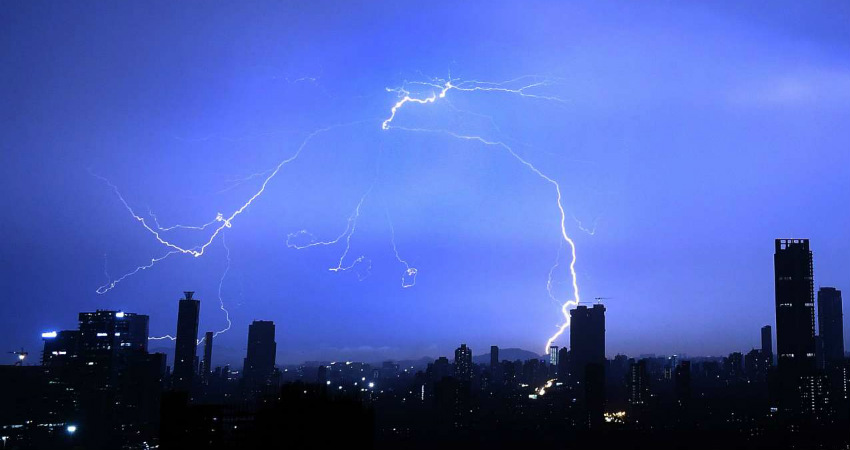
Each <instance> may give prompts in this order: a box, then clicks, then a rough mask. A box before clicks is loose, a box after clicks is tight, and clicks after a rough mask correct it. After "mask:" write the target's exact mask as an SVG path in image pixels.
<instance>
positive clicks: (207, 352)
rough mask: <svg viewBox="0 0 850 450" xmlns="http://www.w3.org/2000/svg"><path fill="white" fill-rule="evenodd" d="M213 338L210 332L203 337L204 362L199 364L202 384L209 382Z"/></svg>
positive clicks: (213, 335)
mask: <svg viewBox="0 0 850 450" xmlns="http://www.w3.org/2000/svg"><path fill="white" fill-rule="evenodd" d="M213 337H215V334H214V333H213V332H212V331H207V333H206V334H205V335H204V361H203V362H202V363H201V368H200V372H201V381H202V382H203V383H204V384H207V383H208V382H209V378H210V372H211V371H212V346H213Z"/></svg>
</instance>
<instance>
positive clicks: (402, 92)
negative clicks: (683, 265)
mask: <svg viewBox="0 0 850 450" xmlns="http://www.w3.org/2000/svg"><path fill="white" fill-rule="evenodd" d="M438 81H439V82H438ZM438 81H434V82H431V83H428V82H416V83H409V84H420V85H424V86H431V87H433V88H435V89H439V93H437V92H432V94H431V96H430V97H425V98H417V97H412V96H411V93H410V91H408V90H407V89H405V88H404V87H401V88H397V89H390V88H388V89H387V91H389V92H397V93H398V94H399V97H401V98H400V99H399V100H398V101H397V102H396V103H395V105H393V107H392V108H391V110H390V116H389V117H387V118H386V119H385V120H384V122H383V123H382V124H381V128H382V129H384V130H389V129H390V128H391V127H390V124H391V123H392V121H393V119H395V116H396V114H397V113H398V111H399V110H400V109H401V108H402V107H403V106H404V105H405V104H407V103H417V104H423V105H424V104H429V103H434V102H436V101H437V99H440V98H445V96H446V94H447V93H448V92H449V91H450V90H453V89H454V90H458V91H466V92H469V91H496V92H503V93H510V94H515V95H519V96H522V97H532V98H538V99H545V100H554V101H559V102H562V100H560V99H558V98H556V97H546V96H539V95H535V94H529V93H527V92H525V91H526V90H528V89H531V88H534V87H538V86H542V85H544V84H545V82H534V83H531V84H528V85H525V86H522V87H520V88H516V89H512V88H507V87H505V85H506V84H508V83H510V82H504V83H486V82H480V81H467V82H459V83H454V82H453V80H451V79H449V80H438ZM512 81H516V80H512ZM440 82H442V84H440ZM392 128H395V129H399V130H404V131H410V132H426V133H441V134H446V135H449V136H452V137H454V138H456V139H462V140H468V141H476V142H479V143H481V144H483V145H486V146H494V147H500V148H502V149H504V150H505V151H507V152H508V154H510V156H512V157H513V158H514V159H515V160H517V161H518V162H519V163H520V164H521V165H523V166H524V167H526V168H527V169H528V170H530V171H531V172H532V173H534V174H535V175H537V176H538V177H540V178H541V179H543V180H544V181H546V182H547V183H549V184H551V185H552V187H553V188H554V189H555V194H556V205H557V207H558V211H559V212H560V215H561V220H560V232H561V237H562V238H563V240H564V242H566V243H567V244H569V247H570V256H571V259H570V268H569V269H570V277H571V281H572V288H573V289H572V290H573V298H572V299H570V300H567V301H566V302H564V303H563V304H562V305H561V314H562V315H563V316H564V322H563V323H562V324H561V325H560V326H559V327H558V331H556V332H555V334H553V335H552V336H551V337H550V338H549V339H548V340H547V341H546V346H545V347H544V353H548V351H549V346H551V345H552V343H553V342H554V341H555V340H556V339H558V338H559V337H561V335H562V334H563V333H564V331H565V330H566V329H567V327H569V326H570V315H569V308H570V307H573V306H576V305H578V304H579V302H580V301H581V300H580V296H579V287H578V277H577V276H576V270H575V265H576V246H575V242H573V240H572V238H570V236H569V234H567V228H566V219H567V215H566V211H565V208H564V205H563V203H562V200H563V195H562V193H561V185H560V184H558V182H557V181H556V180H554V179H553V178H551V177H549V176H548V175H546V174H545V173H543V172H542V171H541V170H540V169H538V168H537V167H536V166H534V165H533V164H532V163H530V162H529V161H527V160H526V159H524V158H522V157H521V156H520V155H519V154H517V153H516V152H515V151H514V150H513V149H512V148H511V147H510V146H509V145H507V144H505V143H504V142H501V141H490V140H487V139H485V138H483V137H481V136H471V135H463V134H459V133H455V132H453V131H448V130H433V129H427V128H406V127H398V126H393V127H392ZM556 266H557V261H556ZM554 269H555V268H554V267H553V268H552V270H554ZM550 273H551V271H550ZM550 287H551V282H550V283H549V284H548V285H547V288H550ZM550 296H551V293H550Z"/></svg>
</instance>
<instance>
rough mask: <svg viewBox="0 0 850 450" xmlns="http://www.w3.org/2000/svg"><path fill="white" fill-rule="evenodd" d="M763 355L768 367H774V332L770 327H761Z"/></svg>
mask: <svg viewBox="0 0 850 450" xmlns="http://www.w3.org/2000/svg"><path fill="white" fill-rule="evenodd" d="M761 354H762V358H764V359H765V361H766V362H767V365H768V366H772V365H773V330H771V328H770V325H765V326H763V327H761Z"/></svg>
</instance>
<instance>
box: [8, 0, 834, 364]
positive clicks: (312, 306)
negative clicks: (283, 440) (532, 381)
mask: <svg viewBox="0 0 850 450" xmlns="http://www.w3.org/2000/svg"><path fill="white" fill-rule="evenodd" d="M407 7H410V8H412V6H411V5H407ZM172 8H173V9H172ZM234 8H235V9H234V10H233V11H227V12H225V11H224V10H223V9H218V8H208V9H204V8H198V7H194V6H191V5H171V6H169V7H165V6H163V5H161V4H149V5H146V6H145V7H139V9H136V8H134V7H130V6H128V5H112V6H110V7H109V8H107V9H108V11H104V12H103V14H89V13H88V12H87V11H86V10H85V8H83V9H80V8H75V7H71V6H69V5H60V6H57V7H56V8H55V9H52V10H51V11H50V12H49V13H47V12H44V11H42V10H41V9H40V8H39V7H38V6H36V5H26V4H17V5H12V6H11V7H10V10H9V11H10V14H9V15H8V16H5V17H6V18H4V22H8V27H5V28H6V29H7V30H9V33H10V34H9V35H10V36H15V38H14V41H12V40H9V41H5V42H9V43H10V45H7V46H4V47H3V50H2V51H3V52H4V55H6V56H7V57H6V58H4V60H7V61H10V64H8V65H4V67H3V68H0V77H2V80H3V83H2V86H3V88H2V89H3V91H4V94H6V95H4V98H8V99H9V101H8V102H6V104H7V105H10V107H9V108H4V118H5V119H6V120H3V121H0V130H2V131H3V133H2V134H3V135H4V136H6V137H7V140H6V141H5V142H6V147H7V148H8V149H9V150H10V151H8V152H7V153H6V154H7V155H8V163H7V164H4V165H3V167H2V169H0V170H2V171H3V172H2V173H0V183H2V184H1V185H0V188H2V191H3V192H4V195H3V196H2V200H0V201H2V203H0V211H2V212H0V234H2V235H3V236H5V237H8V239H7V245H6V248H5V249H4V250H3V258H2V267H0V269H2V270H0V273H2V275H0V290H2V292H4V295H5V296H6V298H7V299H8V301H6V302H4V303H3V312H4V314H2V315H0V325H2V326H0V342H4V343H6V345H7V347H9V349H17V348H20V347H24V348H27V349H35V348H38V347H39V345H40V339H39V333H40V332H43V331H48V330H54V329H68V328H72V325H73V318H74V317H76V314H77V313H78V312H79V311H84V310H87V311H94V310H96V309H98V308H110V309H114V310H126V311H140V312H144V314H147V315H149V316H150V323H151V335H153V336H164V335H166V334H172V333H174V331H175V330H176V329H177V326H176V315H175V314H174V308H175V306H174V302H173V298H174V296H175V293H180V292H182V291H184V290H196V291H197V292H198V297H199V298H202V299H204V302H205V307H203V308H202V311H201V313H200V318H199V322H200V325H199V327H200V330H201V332H206V331H214V332H215V333H218V332H219V331H222V330H225V329H227V327H228V325H229V324H230V322H229V320H230V319H232V323H233V330H234V331H227V332H224V333H222V334H218V335H216V336H215V340H216V347H217V349H218V348H220V349H228V348H230V349H234V351H233V352H231V353H237V354H241V349H242V346H243V345H244V339H243V338H244V337H245V335H244V334H245V333H246V330H247V327H248V325H249V324H250V323H251V322H252V321H253V320H256V319H263V320H271V321H274V322H275V323H276V324H278V327H279V328H280V332H282V333H281V334H280V336H279V337H278V361H284V362H299V361H304V360H313V359H344V358H357V359H363V360H381V359H387V358H393V359H403V358H416V357H420V356H426V355H439V354H449V352H450V351H451V350H452V349H453V348H455V346H456V343H457V342H458V341H465V342H467V343H468V344H469V345H470V346H471V347H472V348H479V349H485V348H487V347H488V346H489V345H492V344H494V343H496V344H500V345H505V346H512V347H519V348H525V349H528V350H531V351H534V352H535V353H542V352H543V348H544V343H545V342H546V340H547V339H548V338H549V337H550V336H552V335H553V333H555V332H556V331H557V330H558V327H559V326H560V325H562V324H563V323H564V318H563V315H562V313H561V311H560V308H561V306H562V304H563V303H564V302H566V301H568V300H570V299H571V297H572V294H571V286H570V274H569V272H568V271H567V268H568V263H569V250H570V248H569V246H568V245H566V243H565V242H564V240H563V239H562V238H561V236H560V234H559V230H558V225H559V223H558V222H559V218H560V217H559V216H560V211H559V210H558V208H557V206H556V204H555V198H554V197H555V192H554V189H553V187H552V185H551V184H550V183H548V182H546V181H545V180H543V179H541V178H540V177H539V176H537V175H536V174H534V173H532V172H531V171H530V170H528V169H527V167H525V166H523V165H522V164H520V163H518V161H517V160H515V159H512V158H511V156H510V154H508V153H507V152H506V151H505V149H504V148H501V147H497V146H496V147H494V146H492V145H487V144H485V143H482V142H479V141H475V140H469V139H460V138H458V137H457V136H467V137H469V136H479V137H481V138H482V139H484V140H486V141H487V142H503V143H505V144H507V145H510V146H511V147H510V148H511V149H514V150H515V151H516V154H517V155H519V156H520V157H522V158H525V160H526V161H528V162H530V163H532V164H533V165H534V166H535V167H537V168H539V169H540V170H541V171H542V173H544V174H546V175H547V176H550V177H551V179H553V180H555V181H557V183H559V185H560V187H561V191H562V193H563V202H562V203H563V206H564V208H565V211H564V215H565V217H566V220H565V228H566V231H567V234H568V235H569V236H570V237H571V238H572V239H573V240H574V241H575V250H576V255H577V260H576V265H575V269H576V274H577V280H578V286H579V288H580V292H581V297H582V300H583V303H584V304H587V305H590V304H592V303H593V298H595V297H606V298H610V299H611V300H610V301H607V302H608V303H607V305H608V307H609V310H608V313H607V316H606V323H607V324H608V325H609V326H610V328H611V330H612V331H611V332H610V333H609V335H608V340H607V343H606V344H607V348H610V349H611V351H612V352H615V353H616V352H623V353H626V354H641V353H645V352H654V353H665V354H672V353H680V352H685V353H689V354H706V355H712V354H713V355H723V354H727V353H729V352H730V351H733V350H737V349H741V348H742V347H750V346H752V347H758V346H759V345H760V344H759V342H760V341H759V335H758V333H757V332H754V331H752V330H753V329H755V328H757V327H761V326H763V325H766V324H772V323H773V314H772V312H771V311H772V305H773V302H774V298H773V285H772V283H771V281H770V280H771V278H770V277H771V272H772V266H771V265H772V262H771V259H770V256H769V254H770V249H771V247H772V244H771V240H772V239H774V238H776V237H795V236H802V237H805V238H809V239H811V242H812V250H813V253H814V268H815V280H814V283H815V286H814V287H815V290H817V289H818V288H819V287H821V286H830V287H835V288H837V289H839V290H847V289H850V286H848V284H847V283H848V277H847V267H850V242H848V240H847V235H846V233H845V232H844V230H846V229H848V228H850V203H848V202H850V198H848V197H850V196H847V195H842V193H846V192H850V176H848V170H850V154H848V152H846V150H845V149H846V148H848V147H850V141H848V137H847V134H846V133H844V132H843V129H844V125H845V124H846V119H847V117H848V114H850V111H848V107H847V105H848V104H850V103H848V102H847V100H848V97H847V92H850V90H848V89H847V88H846V87H847V86H848V83H850V81H848V80H850V62H848V60H847V55H848V54H850V48H848V45H850V44H848V42H850V38H848V37H850V36H848V31H847V27H846V26H844V25H845V18H846V11H845V10H844V9H842V7H841V6H840V4H837V3H830V2H827V3H824V4H821V5H817V6H808V5H806V6H803V5H798V4H794V3H791V2H789V3H787V4H784V5H783V7H773V8H765V9H764V10H759V11H755V10H749V9H746V8H742V7H740V6H737V5H733V4H726V3H717V4H711V5H680V6H678V7H675V8H669V9H668V8H660V7H659V6H657V5H633V6H630V7H629V8H618V7H615V6H613V5H611V4H608V5H603V6H600V7H596V8H591V7H588V6H583V5H555V4H546V3H534V4H533V5H530V6H529V5H524V6H519V5H504V6H501V7H499V8H494V7H485V6H484V5H483V4H475V3H470V4H466V5H463V6H461V7H452V8H450V9H451V10H452V14H451V15H444V14H438V13H437V12H436V10H439V9H440V8H435V11H421V14H413V15H410V14H407V12H408V9H406V7H405V5H403V4H399V5H394V6H393V7H379V6H376V5H370V6H367V7H363V8H357V7H354V6H351V5H346V6H340V7H339V10H337V11H335V13H334V14H327V11H325V10H324V8H323V6H322V5H318V4H317V5H308V6H304V7H302V8H296V7H295V6H293V5H278V6H277V7H271V6H268V5H262V4H260V5H255V6H247V5H243V6H238V7H234ZM415 9H416V10H417V11H418V8H415ZM780 11H782V12H780ZM163 16H168V17H171V20H167V21H162V20H156V19H155V18H158V17H163ZM12 17H14V18H15V20H11V19H7V18H12ZM60 18H61V20H60ZM402 18H403V19H402ZM198 21H201V22H202V23H205V24H207V26H205V27H202V28H201V29H196V28H197V27H196V26H195V25H196V23H198ZM245 23H251V24H253V25H252V26H245V25H244V24H245ZM435 23H440V24H441V26H440V27H435V26H433V24H435ZM81 24H85V29H86V30H87V32H86V33H80V32H78V31H79V27H81V26H82V25H81ZM518 24H519V25H521V26H516V25H518ZM187 29H191V30H194V31H195V32H193V33H188V34H187V33H185V30H187ZM321 30H334V33H332V35H327V34H326V33H325V32H324V31H321ZM68 36H73V38H69V37H68ZM140 36H153V37H155V38H151V39H141V38H140ZM483 36H495V37H497V40H498V42H500V44H499V45H489V44H488V45H486V46H484V47H482V44H481V39H482V37H483ZM494 39H495V38H494ZM659 40H660V41H663V42H665V43H667V44H665V45H659ZM55 42H62V43H63V46H62V51H61V52H58V53H56V50H55V48H56V46H55ZM175 42H179V43H180V45H174V43H175ZM488 42H489V41H488ZM247 49H250V50H247ZM414 49H419V50H414ZM423 49H424V50H423ZM695 49H696V50H695ZM46 54H49V55H55V57H49V58H48V57H39V58H35V57H33V55H46ZM438 80H439V81H438ZM447 80H450V81H452V82H454V83H455V84H458V85H459V84H460V83H463V82H472V81H474V80H475V81H478V82H480V83H502V82H507V81H510V80H513V82H512V83H513V84H506V85H503V87H505V88H506V89H508V90H509V91H510V90H513V91H512V92H492V91H473V92H470V91H463V90H459V89H454V90H450V91H448V92H447V93H446V95H445V97H440V98H437V99H435V101H434V102H431V103H427V104H420V103H407V104H404V105H403V106H402V107H401V108H400V109H398V110H397V111H395V112H393V107H394V105H396V104H397V103H398V102H399V101H400V98H403V97H401V96H400V91H399V89H408V90H409V92H410V95H412V96H414V97H416V98H418V99H423V98H430V97H429V96H430V95H432V94H439V93H440V91H441V89H443V88H444V87H445V86H446V85H445V82H446V81H447ZM416 83H425V85H423V84H416ZM532 85H533V86H532ZM475 86H478V87H482V86H487V85H486V84H481V85H475ZM523 86H525V87H527V86H532V87H531V88H529V89H527V90H525V91H523V92H522V93H521V94H518V93H517V92H516V91H515V90H516V89H519V88H520V87H523ZM388 89H389V90H388ZM390 117H392V122H391V124H390V125H391V126H390V127H389V129H384V128H383V127H382V125H383V124H384V123H386V121H387V120H388V119H389V118H390ZM328 127H331V129H327V130H326V131H321V132H319V133H318V134H315V135H312V133H314V132H316V131H317V130H325V129H326V128H328ZM393 127H395V128H393ZM411 129H428V130H432V132H417V131H410V130H411ZM434 130H444V131H446V132H447V133H441V132H434ZM452 133H454V134H452ZM310 136H312V137H311V138H310V139H309V142H307V143H306V145H305V146H304V151H303V153H302V154H301V157H299V159H298V160H297V161H296V162H295V163H293V164H291V165H287V166H286V167H284V168H283V169H282V172H281V173H280V174H279V175H278V176H276V177H275V178H274V179H273V180H271V181H270V182H269V184H268V187H267V189H266V191H265V192H264V193H263V195H262V196H261V197H259V198H257V200H256V201H255V202H254V203H253V204H251V206H250V207H248V208H247V209H245V212H244V214H241V215H239V216H238V217H237V218H236V219H235V220H233V222H232V224H231V225H232V226H230V227H225V228H223V229H222V233H221V234H219V235H218V236H217V237H216V238H215V239H214V240H213V241H212V242H211V244H210V245H209V246H208V247H207V248H206V250H205V253H204V255H202V256H200V257H197V258H195V257H192V256H191V255H182V254H181V255H172V256H168V257H167V258H166V259H163V260H161V261H159V262H156V263H155V264H153V266H152V267H151V268H149V269H143V270H139V271H138V272H137V273H135V274H134V275H131V276H127V277H126V278H125V277H124V275H125V274H130V273H132V272H134V270H135V269H136V268H138V267H144V266H146V265H148V264H149V263H151V261H152V259H158V258H161V257H163V255H164V254H166V251H167V250H168V249H167V248H165V247H163V246H162V245H160V244H159V243H158V242H157V241H156V240H155V239H153V237H152V236H151V235H150V233H148V232H146V230H144V229H143V228H142V227H141V226H139V224H138V222H137V221H136V220H135V219H134V218H133V217H132V216H131V215H130V214H129V213H128V211H127V209H126V208H125V205H124V204H122V201H121V199H119V198H118V196H116V193H115V190H114V189H113V187H112V186H114V187H115V188H117V189H118V191H119V192H120V193H121V195H122V197H123V198H124V200H126V202H127V205H129V206H130V207H131V208H132V209H133V210H134V211H135V212H136V213H138V214H141V215H144V217H145V218H146V220H148V221H149V222H150V223H151V224H153V223H154V221H156V222H157V223H158V225H159V226H161V227H162V228H169V227H172V226H174V225H176V224H183V225H192V226H203V225H204V224H206V223H212V224H213V225H210V227H213V228H215V227H219V226H222V225H223V224H224V222H223V221H216V220H215V218H216V217H217V214H218V213H221V214H223V216H222V217H223V218H226V217H229V215H230V213H232V212H233V211H234V210H236V209H237V208H238V207H239V206H240V205H242V204H244V202H245V201H246V199H247V198H249V197H250V196H251V195H253V193H255V192H257V189H259V185H260V182H261V181H262V177H260V176H257V174H263V173H266V172H265V171H268V170H270V169H272V168H274V167H275V165H276V164H278V163H279V162H280V161H282V160H285V158H288V157H290V156H291V155H293V154H294V152H296V151H297V150H298V149H299V148H300V146H301V144H302V143H304V142H305V140H306V139H307V138H308V137H310ZM105 180H107V181H105ZM109 183H111V184H112V186H110V184H109ZM355 212H357V213H358V215H357V224H356V227H357V231H356V233H355V234H353V235H351V236H350V252H349V253H348V254H347V255H346V258H343V259H344V260H343V261H340V256H341V255H344V253H343V252H344V250H345V248H346V243H347V242H349V239H347V238H346V239H342V240H340V241H339V242H337V244H335V245H315V246H312V247H307V248H302V249H300V250H298V249H297V247H304V246H305V245H309V243H310V237H309V236H310V235H312V236H314V239H315V240H316V242H330V241H331V240H334V239H335V238H337V237H338V236H340V233H343V232H344V231H346V230H347V225H349V223H350V222H349V220H350V219H351V217H352V216H353V214H354V213H355ZM210 221H212V222H210ZM208 230H209V229H208ZM208 230H205V231H208ZM301 230H306V232H305V233H301ZM169 233H171V234H169V235H168V238H169V239H172V240H173V241H174V242H179V243H180V244H181V245H183V246H184V247H185V246H187V245H189V246H191V245H195V244H202V243H203V242H204V240H205V239H206V238H207V237H208V236H209V234H206V233H198V232H195V231H192V230H188V229H175V230H173V231H170V232H169ZM306 233H310V235H308V234H306ZM559 251H560V253H559ZM361 256H362V257H363V259H362V261H361V263H360V264H356V265H355V267H354V268H353V269H351V270H338V271H332V270H328V269H332V268H336V267H338V264H341V265H342V266H347V265H351V264H353V263H355V262H356V261H357V260H358V258H360V257H361ZM556 261H557V262H558V263H559V265H558V266H557V268H556V270H555V271H554V272H552V273H553V278H552V283H551V285H550V284H549V283H547V282H548V281H549V278H548V275H549V274H550V270H551V269H552V266H553V263H555V262H556ZM340 267H341V266H340ZM367 269H368V270H367ZM411 269H413V270H414V272H412V273H411V272H410V270H411ZM367 275H368V276H367ZM361 278H362V281H361ZM414 282H415V285H414V284H413V283H414ZM408 285H410V286H409V287H404V286H408ZM548 286H551V287H552V294H553V296H554V297H555V298H554V301H553V300H552V299H551V298H550V296H549V294H550V292H548V290H547V287H548ZM100 288H103V289H100ZM99 290H100V291H101V292H104V293H103V294H100V293H98V292H99ZM219 294H220V295H219ZM219 301H221V302H222V304H223V307H224V308H225V309H227V311H228V313H225V311H223V310H222V309H221V308H220V307H219V306H220V304H219ZM33 306H35V307H33ZM45 311H50V312H51V314H45ZM446 311H452V314H447V313H446ZM729 311H735V314H729V313H728V312H729ZM227 314H229V315H227ZM352 318H356V319H354V320H352ZM844 325H845V328H846V327H847V318H846V317H845V318H844ZM235 330H239V331H238V332H237V331H235ZM458 330H465V332H464V333H460V332H459V331H458ZM462 334H465V335H462ZM568 334H569V333H565V334H564V335H563V336H562V337H561V338H560V339H558V340H556V341H555V342H554V344H555V345H559V346H561V347H565V346H567V345H568V343H569V340H568V338H567V336H568ZM152 344H153V345H152V346H153V347H158V346H159V345H158V343H152ZM846 346H847V341H846V339H845V347H846ZM7 350H8V349H7ZM224 354H225V353H222V355H224Z"/></svg>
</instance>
